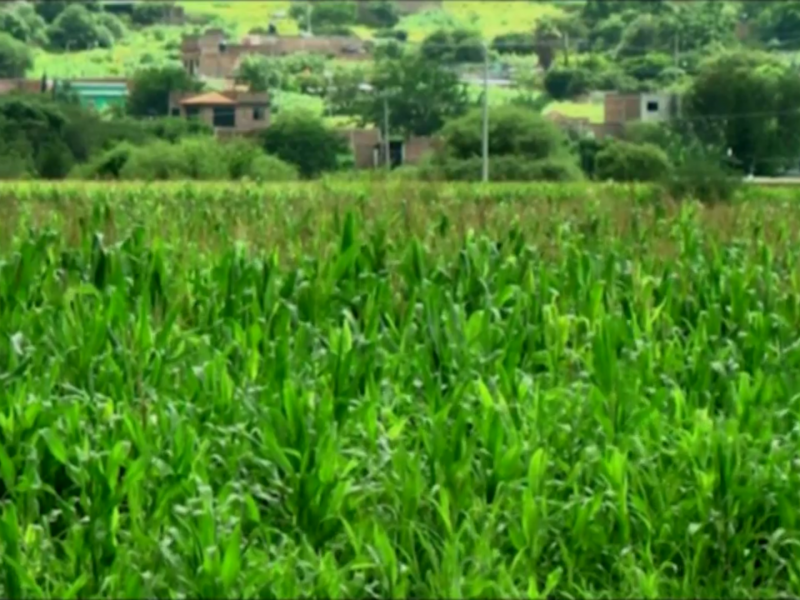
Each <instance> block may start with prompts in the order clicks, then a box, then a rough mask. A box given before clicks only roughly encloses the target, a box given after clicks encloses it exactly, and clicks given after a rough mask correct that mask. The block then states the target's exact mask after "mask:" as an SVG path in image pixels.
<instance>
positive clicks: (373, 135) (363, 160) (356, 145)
mask: <svg viewBox="0 0 800 600" xmlns="http://www.w3.org/2000/svg"><path fill="white" fill-rule="evenodd" d="M339 132H340V134H341V135H342V136H343V137H345V139H347V142H348V144H349V145H350V149H351V150H352V152H353V157H354V162H355V167H356V168H357V169H377V168H381V167H383V166H385V164H386V163H385V160H384V158H383V156H384V146H383V143H382V136H381V132H380V130H378V129H340V130H339ZM436 144H437V141H436V140H435V139H434V138H430V137H427V136H410V137H406V138H391V139H390V140H389V156H390V158H391V163H392V168H396V167H399V166H402V165H413V164H417V163H418V162H419V161H420V159H421V158H422V156H423V155H424V154H425V153H427V152H429V151H431V150H433V149H435V147H436Z"/></svg>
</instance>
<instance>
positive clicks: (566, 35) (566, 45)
mask: <svg viewBox="0 0 800 600" xmlns="http://www.w3.org/2000/svg"><path fill="white" fill-rule="evenodd" d="M564 66H565V67H568V66H569V32H568V31H565V32H564Z"/></svg>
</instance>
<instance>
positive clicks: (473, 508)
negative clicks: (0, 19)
mask: <svg viewBox="0 0 800 600" xmlns="http://www.w3.org/2000/svg"><path fill="white" fill-rule="evenodd" d="M649 195H650V186H646V185H642V186H634V185H625V186H613V185H612V186H607V187H606V186H603V187H599V186H595V187H593V188H592V189H591V190H587V189H586V186H584V185H582V184H578V185H563V184H552V183H542V184H503V185H489V186H483V185H475V184H473V183H467V184H461V185H459V184H449V185H426V184H421V183H418V182H410V183H407V184H406V183H403V182H390V183H389V184H388V185H387V184H386V183H384V182H380V183H378V184H373V185H371V184H369V183H365V182H360V181H359V182H353V181H346V182H341V181H340V182H330V181H326V182H322V183H319V184H312V185H309V184H304V185H296V184H287V185H280V186H275V185H270V186H259V185H252V184H247V183H243V182H238V183H235V184H212V183H202V184H192V183H184V182H179V183H166V184H159V183H152V182H144V183H141V184H128V183H120V184H116V185H113V186H109V185H87V184H86V183H84V182H77V183H75V184H70V185H64V184H63V183H62V184H59V185H48V184H43V183H39V182H36V183H23V184H13V185H8V184H6V185H4V186H2V187H0V206H2V207H3V218H2V219H0V339H2V340H3V343H2V344H0V364H2V365H3V372H2V374H0V378H2V379H0V384H2V385H3V388H2V390H3V394H2V406H1V407H0V416H2V419H0V497H2V498H3V501H2V506H0V545H2V561H3V567H4V568H3V569H2V570H1V571H0V586H2V595H3V596H4V597H9V598H29V597H53V598H69V597H72V598H96V597H101V596H102V597H109V598H113V597H118V598H119V597H136V598H147V597H150V598H169V597H177V596H182V597H187V598H214V597H216V598H237V597H240V598H255V597H264V598H300V597H304V596H307V597H315V598H333V597H337V596H338V597H342V598H366V597H375V598H392V597H406V598H448V597H464V598H476V597H486V598H579V597H591V598H598V599H602V600H606V599H610V598H750V597H766V598H769V597H772V598H778V597H784V596H789V595H791V592H792V591H793V590H795V589H796V587H797V583H796V579H795V573H794V572H793V570H794V566H793V563H794V562H795V561H796V551H795V548H796V547H797V546H798V544H800V527H798V516H797V511H796V507H797V497H798V494H800V472H798V469H797V465H796V460H797V448H798V431H797V420H796V418H795V417H794V415H796V414H797V413H798V411H800V382H798V379H797V375H796V373H797V372H798V371H799V370H800V356H798V353H797V351H796V346H795V344H796V341H797V326H796V323H797V318H798V311H799V309H798V307H799V306H800V291H799V290H798V287H797V269H798V261H800V257H799V256H798V253H797V251H796V248H795V244H793V243H791V240H792V239H793V237H792V236H793V235H794V233H795V226H794V223H796V222H797V220H798V219H800V208H799V207H798V204H797V202H796V198H795V196H796V191H794V190H789V191H775V190H764V189H754V190H752V191H751V192H749V193H748V192H745V193H743V195H744V196H745V198H744V200H748V196H749V198H750V200H748V201H743V202H742V203H741V204H737V205H733V206H729V207H724V209H719V208H715V207H698V206H695V205H694V203H686V204H685V205H682V206H678V207H674V208H672V207H670V209H669V210H663V209H661V207H655V208H654V207H653V206H652V205H650V204H645V203H644V202H640V201H638V200H640V199H642V198H645V197H647V196H649ZM795 217H797V218H795ZM90 500H91V502H90ZM90 541H91V542H92V543H89V542H90ZM665 566H666V567H665ZM673 566H674V568H673Z"/></svg>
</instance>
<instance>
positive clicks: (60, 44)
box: [47, 4, 114, 50]
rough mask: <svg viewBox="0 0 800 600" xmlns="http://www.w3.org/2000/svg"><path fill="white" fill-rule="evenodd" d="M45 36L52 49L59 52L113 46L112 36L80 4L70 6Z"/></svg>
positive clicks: (48, 29)
mask: <svg viewBox="0 0 800 600" xmlns="http://www.w3.org/2000/svg"><path fill="white" fill-rule="evenodd" d="M47 36H48V38H49V39H50V44H51V45H52V46H53V47H54V48H59V49H61V50H87V49H89V48H96V47H98V46H100V47H103V48H107V47H110V46H111V45H113V41H114V36H113V35H111V33H110V32H109V31H108V30H107V29H106V28H105V27H102V26H101V25H100V24H99V23H98V22H97V19H96V18H95V14H94V13H92V12H90V11H89V10H87V9H86V8H85V7H83V6H81V5H80V4H70V5H69V6H67V8H65V9H64V10H63V11H62V12H61V14H59V15H58V17H56V19H55V21H53V23H52V24H51V25H50V26H49V27H48V28H47Z"/></svg>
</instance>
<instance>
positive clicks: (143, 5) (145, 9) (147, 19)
mask: <svg viewBox="0 0 800 600" xmlns="http://www.w3.org/2000/svg"><path fill="white" fill-rule="evenodd" d="M171 9H172V3H171V2H137V3H136V4H134V5H133V12H131V22H132V23H133V24H134V25H139V26H142V27H149V26H150V25H155V24H156V23H159V22H161V21H163V20H164V17H165V16H166V15H168V14H169V12H170V10H171Z"/></svg>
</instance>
